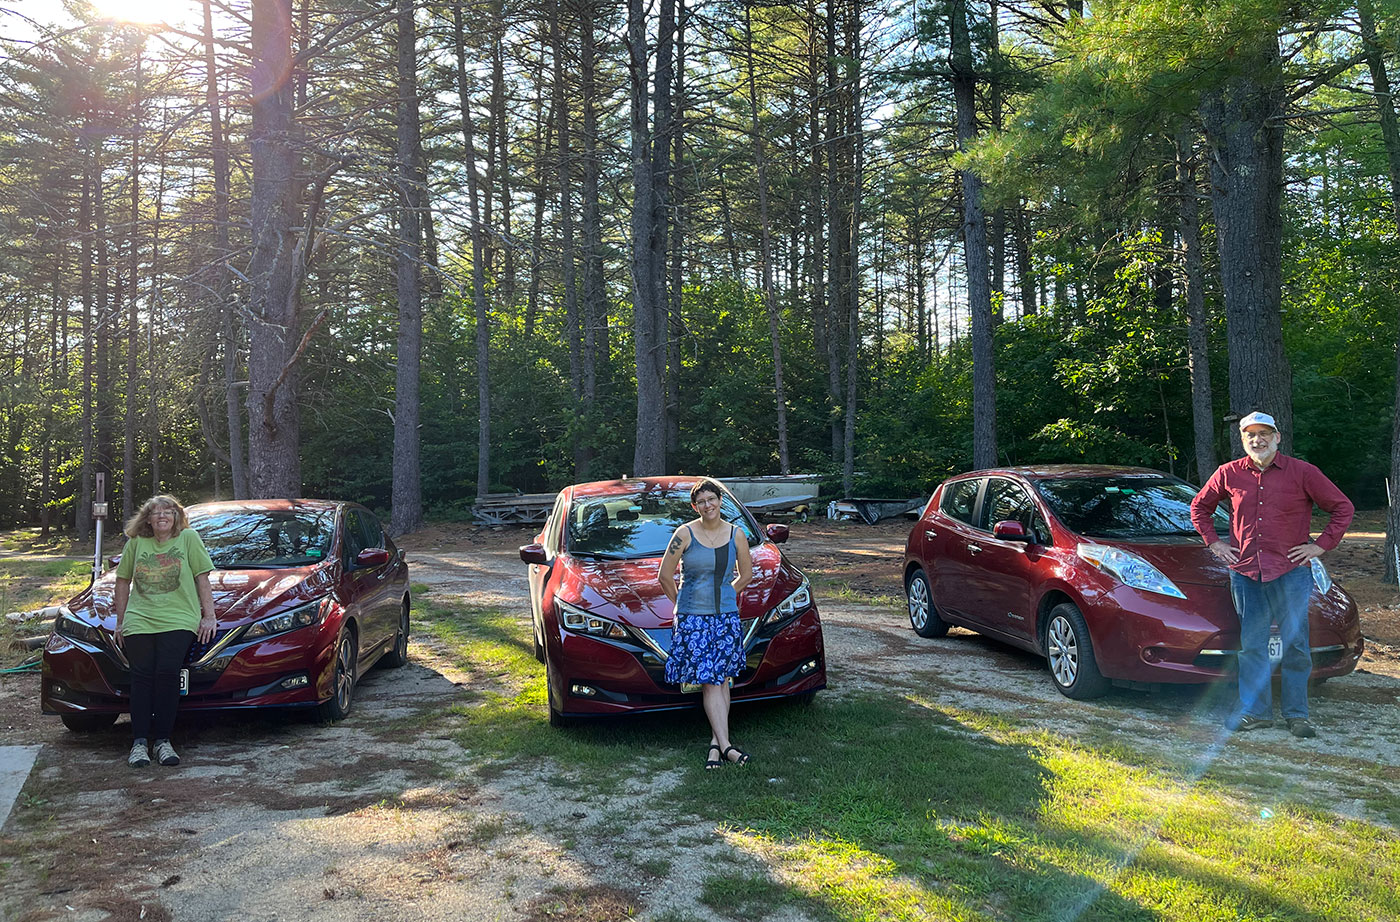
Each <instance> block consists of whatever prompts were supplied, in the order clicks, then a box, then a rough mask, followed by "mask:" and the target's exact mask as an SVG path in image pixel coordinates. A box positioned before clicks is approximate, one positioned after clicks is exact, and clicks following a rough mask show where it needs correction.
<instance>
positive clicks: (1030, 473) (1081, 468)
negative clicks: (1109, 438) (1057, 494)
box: [948, 464, 1175, 480]
mask: <svg viewBox="0 0 1400 922" xmlns="http://www.w3.org/2000/svg"><path fill="white" fill-rule="evenodd" d="M998 474H1002V475H1005V474H1012V475H1015V476H1018V477H1024V478H1025V479H1027V480H1048V479H1050V478H1056V479H1059V478H1066V479H1069V478H1091V477H1172V476H1175V475H1173V474H1168V473H1167V472H1166V471H1159V470H1156V469H1154V468H1150V467H1130V466H1126V465H1118V464H1023V465H1017V466H1014V467H991V468H986V469H985V470H980V471H969V472H968V473H966V474H959V475H957V476H956V477H950V478H948V479H949V480H967V479H968V478H972V477H992V476H996V475H998Z"/></svg>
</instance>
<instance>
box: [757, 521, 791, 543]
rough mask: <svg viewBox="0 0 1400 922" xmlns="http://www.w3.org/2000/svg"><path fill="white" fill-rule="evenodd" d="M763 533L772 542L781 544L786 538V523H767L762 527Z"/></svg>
mask: <svg viewBox="0 0 1400 922" xmlns="http://www.w3.org/2000/svg"><path fill="white" fill-rule="evenodd" d="M763 533H764V534H766V535H767V536H768V540H769V541H772V542H773V543H774V544H782V543H783V542H784V541H786V540H787V539H788V527H787V526H786V525H777V524H773V525H769V526H768V527H767V528H765V529H763Z"/></svg>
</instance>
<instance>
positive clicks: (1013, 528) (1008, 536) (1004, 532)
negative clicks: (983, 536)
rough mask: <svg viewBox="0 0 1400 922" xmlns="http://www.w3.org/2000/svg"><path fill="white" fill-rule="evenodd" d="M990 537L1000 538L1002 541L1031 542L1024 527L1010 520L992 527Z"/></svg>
mask: <svg viewBox="0 0 1400 922" xmlns="http://www.w3.org/2000/svg"><path fill="white" fill-rule="evenodd" d="M992 537H993V538H1000V539H1001V540H1003V541H1025V542H1027V543H1030V542H1031V540H1032V538H1031V535H1030V534H1028V533H1027V532H1026V526H1024V525H1022V524H1021V523H1020V522H1016V521H1013V520H1011V519H1007V520H1006V521H1004V522H998V523H996V524H995V525H993V526H992Z"/></svg>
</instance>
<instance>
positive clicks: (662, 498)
mask: <svg viewBox="0 0 1400 922" xmlns="http://www.w3.org/2000/svg"><path fill="white" fill-rule="evenodd" d="M719 514H720V517H721V518H723V519H724V520H725V521H727V522H730V523H732V524H734V525H736V526H738V528H739V530H740V531H741V532H743V534H744V537H745V538H746V539H747V540H748V542H749V546H750V547H754V546H756V545H758V544H759V543H761V542H762V540H763V538H762V537H761V535H760V534H759V531H758V526H757V525H756V524H755V523H754V521H753V520H752V519H751V518H750V517H749V516H748V515H747V514H746V513H745V512H744V510H743V507H742V506H740V505H739V503H738V502H737V501H736V500H735V499H734V497H732V496H730V495H729V494H728V493H726V494H724V495H723V496H721V497H720V506H719ZM694 518H695V510H694V509H692V508H691V507H690V490H689V489H664V488H661V487H657V486H653V485H650V484H647V485H643V486H641V487H638V488H637V490H636V491H635V492H630V493H609V494H606V495H601V496H575V497H574V502H573V504H572V505H571V506H570V507H569V511H568V515H567V519H568V523H567V536H568V549H569V553H570V554H575V555H578V556H583V557H590V556H591V557H603V558H608V559H632V558H638V557H660V556H661V554H662V552H664V551H665V550H666V542H667V541H670V540H671V535H672V534H674V533H675V531H676V529H677V528H678V527H680V526H681V525H682V524H684V523H685V522H688V521H690V520H692V519H694Z"/></svg>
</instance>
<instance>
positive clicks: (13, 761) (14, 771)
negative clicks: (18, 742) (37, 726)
mask: <svg viewBox="0 0 1400 922" xmlns="http://www.w3.org/2000/svg"><path fill="white" fill-rule="evenodd" d="M41 748H43V747H41V746H0V829H3V828H4V826H5V821H6V820H7V819H9V818H10V810H11V808H13V807H14V805H15V798H17V797H19V792H20V788H22V787H24V782H25V780H26V779H27V778H28V777H29V770H30V769H31V768H33V767H34V760H35V759H36V758H38V757H39V750H40V749H41Z"/></svg>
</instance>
